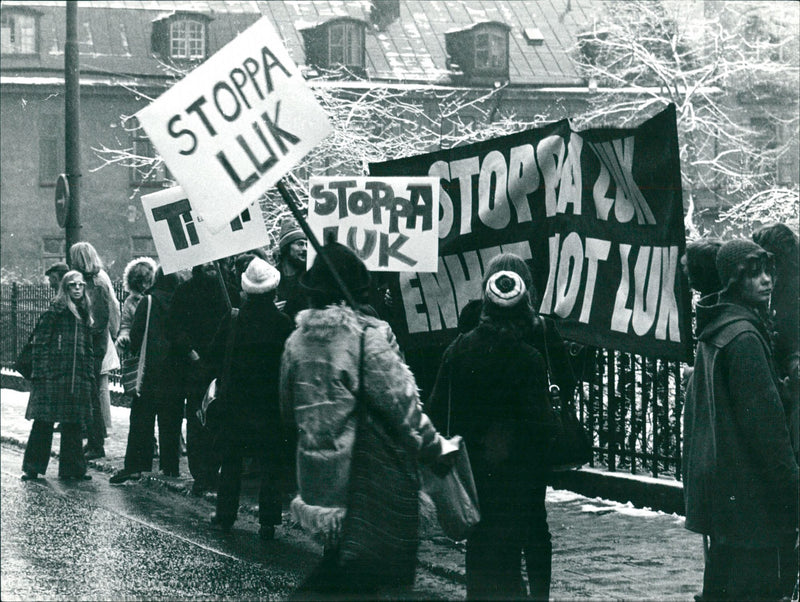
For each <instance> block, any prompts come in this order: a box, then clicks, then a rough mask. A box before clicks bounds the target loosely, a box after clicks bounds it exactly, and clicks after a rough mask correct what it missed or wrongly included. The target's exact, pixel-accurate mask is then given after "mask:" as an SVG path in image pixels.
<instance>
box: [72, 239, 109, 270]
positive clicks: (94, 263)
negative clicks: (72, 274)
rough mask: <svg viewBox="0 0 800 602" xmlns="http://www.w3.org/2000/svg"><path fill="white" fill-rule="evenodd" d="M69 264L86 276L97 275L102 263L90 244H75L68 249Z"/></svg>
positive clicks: (83, 242) (84, 242)
mask: <svg viewBox="0 0 800 602" xmlns="http://www.w3.org/2000/svg"><path fill="white" fill-rule="evenodd" d="M69 259H70V264H71V265H72V267H73V268H74V269H76V270H80V271H81V272H83V273H84V274H86V275H88V276H95V275H97V274H98V273H99V272H100V270H102V269H103V261H102V260H101V259H100V255H98V253H97V249H95V248H94V247H93V246H92V243H90V242H86V241H81V242H76V243H75V244H74V245H72V246H71V247H70V248H69Z"/></svg>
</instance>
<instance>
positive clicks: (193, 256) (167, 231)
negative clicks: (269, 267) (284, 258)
mask: <svg viewBox="0 0 800 602" xmlns="http://www.w3.org/2000/svg"><path fill="white" fill-rule="evenodd" d="M142 206H143V208H144V214H145V216H146V217H147V225H148V226H150V232H151V233H152V235H153V242H154V243H155V245H156V251H157V252H158V259H159V262H160V263H161V267H162V268H163V269H164V273H165V274H171V273H172V272H177V271H178V270H185V269H189V268H192V267H194V266H196V265H200V264H202V263H206V262H208V261H214V260H215V259H220V258H222V257H228V256H230V255H235V254H236V253H244V252H245V251H249V250H251V249H255V248H258V247H263V246H265V245H267V244H269V235H268V234H267V226H266V224H265V223H264V218H263V217H262V215H261V209H260V208H259V207H258V204H257V203H256V204H254V205H253V206H252V207H248V208H247V209H245V210H244V211H243V212H242V213H241V214H240V215H238V216H237V217H236V218H235V219H233V220H232V221H230V222H228V225H227V226H226V227H225V228H223V229H222V230H220V231H219V232H212V231H211V230H210V229H209V228H208V225H207V223H206V222H205V221H199V220H198V215H197V212H196V211H195V209H194V207H193V206H192V204H191V203H190V202H189V199H188V198H187V196H186V193H185V191H184V190H183V189H182V188H181V187H180V186H176V187H174V188H169V189H167V190H160V191H159V192H154V193H153V194H148V195H145V196H143V197H142Z"/></svg>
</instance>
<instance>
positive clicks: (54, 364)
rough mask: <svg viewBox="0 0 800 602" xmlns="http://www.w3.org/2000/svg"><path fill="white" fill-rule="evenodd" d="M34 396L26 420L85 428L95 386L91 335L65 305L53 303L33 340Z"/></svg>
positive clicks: (88, 419)
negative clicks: (72, 424) (78, 425)
mask: <svg viewBox="0 0 800 602" xmlns="http://www.w3.org/2000/svg"><path fill="white" fill-rule="evenodd" d="M32 345H33V347H32V360H33V363H32V366H33V370H32V373H31V394H30V397H29V398H28V408H27V410H26V412H25V418H27V419H28V420H42V421H45V422H64V423H78V424H82V425H86V424H88V423H89V421H90V419H91V414H92V410H91V400H92V387H93V385H94V370H93V369H92V364H93V349H92V333H91V331H90V329H89V327H88V326H87V324H86V322H85V321H83V320H78V319H77V318H76V317H75V316H74V315H73V314H72V313H71V312H70V311H69V309H68V308H67V307H66V306H65V305H63V304H57V303H55V302H54V303H53V304H51V306H50V308H49V309H48V310H47V312H45V313H44V314H43V315H42V317H41V318H40V319H39V322H38V324H37V325H36V329H35V331H34V334H33V339H32Z"/></svg>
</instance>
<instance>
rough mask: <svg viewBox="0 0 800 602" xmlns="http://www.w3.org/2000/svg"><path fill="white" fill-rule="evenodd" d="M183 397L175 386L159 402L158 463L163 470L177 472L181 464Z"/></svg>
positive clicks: (171, 472) (170, 472)
mask: <svg viewBox="0 0 800 602" xmlns="http://www.w3.org/2000/svg"><path fill="white" fill-rule="evenodd" d="M182 422H183V397H182V395H181V393H180V392H179V391H178V390H175V389H174V388H173V389H172V390H167V391H165V392H164V394H163V395H162V396H161V398H160V399H159V402H158V439H159V447H160V449H159V457H158V464H159V467H160V468H161V470H163V471H164V472H166V473H169V474H177V473H178V469H179V466H180V453H181V448H180V445H181V423H182Z"/></svg>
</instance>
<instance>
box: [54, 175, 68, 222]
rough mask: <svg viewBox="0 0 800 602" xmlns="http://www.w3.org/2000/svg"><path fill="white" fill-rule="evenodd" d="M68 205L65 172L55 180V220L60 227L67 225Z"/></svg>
mask: <svg viewBox="0 0 800 602" xmlns="http://www.w3.org/2000/svg"><path fill="white" fill-rule="evenodd" d="M69 205H70V195H69V183H68V182H67V176H66V174H63V173H62V174H60V175H59V176H58V179H57V180H56V221H58V225H59V227H61V228H63V227H65V226H66V225H67V216H68V215H69Z"/></svg>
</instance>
